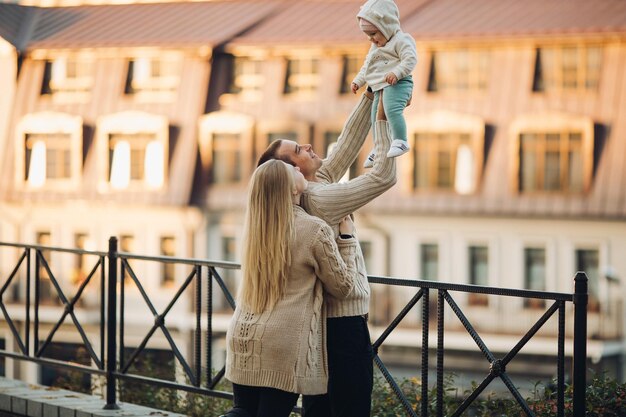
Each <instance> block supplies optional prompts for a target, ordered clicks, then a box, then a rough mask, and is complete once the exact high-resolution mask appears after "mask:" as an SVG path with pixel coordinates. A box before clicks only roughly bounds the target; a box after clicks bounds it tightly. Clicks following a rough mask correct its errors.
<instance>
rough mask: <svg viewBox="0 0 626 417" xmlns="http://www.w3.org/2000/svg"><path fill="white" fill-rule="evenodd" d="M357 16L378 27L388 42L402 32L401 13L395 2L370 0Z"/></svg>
mask: <svg viewBox="0 0 626 417" xmlns="http://www.w3.org/2000/svg"><path fill="white" fill-rule="evenodd" d="M356 16H357V20H358V18H363V19H365V20H367V21H368V22H370V23H372V24H373V25H374V26H376V27H377V28H378V30H380V32H381V33H382V34H383V36H384V37H385V38H387V40H389V39H391V37H392V36H393V35H395V34H396V32H398V31H399V30H400V11H399V10H398V6H396V4H395V3H394V2H393V0H368V1H367V2H366V3H365V4H364V5H363V6H361V10H360V11H359V13H358V14H357V15H356Z"/></svg>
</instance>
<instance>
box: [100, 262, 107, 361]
mask: <svg viewBox="0 0 626 417" xmlns="http://www.w3.org/2000/svg"><path fill="white" fill-rule="evenodd" d="M100 264H101V265H102V266H101V268H100V357H101V358H102V369H103V370H104V361H105V356H104V337H105V336H104V335H105V333H104V326H105V323H106V316H105V314H104V311H105V299H106V298H105V291H106V287H105V285H104V284H105V282H104V279H105V277H106V270H105V258H104V257H100Z"/></svg>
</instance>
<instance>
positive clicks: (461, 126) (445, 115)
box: [399, 110, 486, 195]
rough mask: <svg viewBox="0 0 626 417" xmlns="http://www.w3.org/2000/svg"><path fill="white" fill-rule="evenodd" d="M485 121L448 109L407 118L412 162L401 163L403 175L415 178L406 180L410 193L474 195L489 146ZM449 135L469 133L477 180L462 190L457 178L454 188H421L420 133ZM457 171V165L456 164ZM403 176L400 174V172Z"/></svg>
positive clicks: (478, 187)
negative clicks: (419, 181) (487, 146)
mask: <svg viewBox="0 0 626 417" xmlns="http://www.w3.org/2000/svg"><path fill="white" fill-rule="evenodd" d="M485 126H486V124H485V121H484V120H483V119H482V118H480V117H477V116H473V115H468V114H463V113H456V112H450V111H446V110H436V111H433V112H430V113H427V114H424V115H419V116H413V117H409V118H407V130H408V133H409V134H408V136H409V141H410V142H411V147H412V148H413V150H411V162H410V163H409V164H403V165H401V166H400V168H401V169H402V176H403V177H405V178H411V180H410V181H406V182H405V192H406V193H408V194H415V193H417V194H442V193H444V194H458V195H473V194H475V193H477V192H478V191H479V189H480V184H481V181H482V174H483V160H484V148H485ZM420 133H423V134H446V133H463V134H467V135H469V141H470V149H471V151H472V156H473V169H472V171H471V173H472V176H473V178H472V179H473V181H472V184H471V186H470V189H469V190H468V191H467V192H464V193H459V192H458V191H457V188H456V180H455V179H454V178H453V184H452V187H451V188H450V189H439V188H434V187H428V188H423V189H420V188H419V187H417V186H416V184H415V178H416V169H417V161H416V153H417V152H418V146H417V144H416V135H417V134H420ZM454 170H456V166H455V167H454ZM399 176H400V175H399Z"/></svg>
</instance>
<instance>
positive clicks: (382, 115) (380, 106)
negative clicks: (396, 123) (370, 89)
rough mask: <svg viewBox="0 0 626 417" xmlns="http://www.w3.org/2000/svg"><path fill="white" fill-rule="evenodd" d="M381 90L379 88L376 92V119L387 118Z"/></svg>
mask: <svg viewBox="0 0 626 417" xmlns="http://www.w3.org/2000/svg"><path fill="white" fill-rule="evenodd" d="M383 91H384V89H382V90H380V92H379V94H378V110H377V112H376V120H385V121H386V120H387V116H386V115H385V107H384V106H383Z"/></svg>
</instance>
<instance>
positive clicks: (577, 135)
mask: <svg viewBox="0 0 626 417" xmlns="http://www.w3.org/2000/svg"><path fill="white" fill-rule="evenodd" d="M590 156H591V155H588V157H590ZM584 158H585V156H584V153H583V134H582V132H577V131H567V130H565V131H560V132H558V131H555V132H545V133H530V132H528V133H526V132H522V133H520V135H519V191H521V192H533V191H548V192H554V191H557V192H569V193H580V192H582V191H583V189H584V179H583V175H584V172H585V170H584V169H583V164H584Z"/></svg>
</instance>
